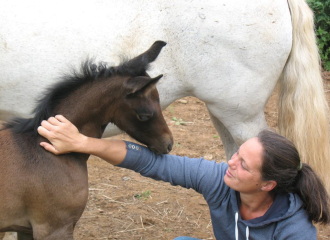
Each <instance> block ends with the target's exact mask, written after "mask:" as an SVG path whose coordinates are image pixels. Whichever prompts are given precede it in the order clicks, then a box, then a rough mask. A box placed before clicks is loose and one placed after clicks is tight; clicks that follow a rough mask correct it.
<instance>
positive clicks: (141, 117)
mask: <svg viewBox="0 0 330 240" xmlns="http://www.w3.org/2000/svg"><path fill="white" fill-rule="evenodd" d="M150 117H151V115H139V114H138V115H137V118H138V119H139V120H140V121H141V122H145V121H148V120H149V119H150Z"/></svg>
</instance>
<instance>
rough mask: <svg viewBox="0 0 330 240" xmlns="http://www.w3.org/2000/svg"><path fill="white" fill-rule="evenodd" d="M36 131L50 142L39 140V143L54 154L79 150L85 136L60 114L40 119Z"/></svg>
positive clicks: (81, 147)
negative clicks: (39, 124)
mask: <svg viewBox="0 0 330 240" xmlns="http://www.w3.org/2000/svg"><path fill="white" fill-rule="evenodd" d="M38 133H39V134H40V135H41V136H43V137H45V138H47V139H48V140H49V141H50V142H51V143H47V142H41V143H40V145H41V146H42V147H44V148H45V149H46V150H47V151H49V152H51V153H53V154H55V155H59V154H64V153H69V152H81V150H82V149H83V143H84V141H85V140H86V138H87V137H86V136H84V135H82V134H81V133H79V131H78V129H77V128H76V126H74V125H73V124H72V123H71V122H70V121H69V120H68V119H66V118H65V117H63V116H62V115H57V116H55V117H50V118H49V119H48V120H47V121H46V120H44V121H42V122H41V126H40V127H38Z"/></svg>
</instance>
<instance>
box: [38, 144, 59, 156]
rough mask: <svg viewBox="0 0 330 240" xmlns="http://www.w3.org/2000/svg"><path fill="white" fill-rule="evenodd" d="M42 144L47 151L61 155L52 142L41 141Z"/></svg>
mask: <svg viewBox="0 0 330 240" xmlns="http://www.w3.org/2000/svg"><path fill="white" fill-rule="evenodd" d="M40 146H42V147H43V148H44V149H46V150H47V151H49V152H51V153H53V154H55V155H59V154H60V153H59V151H58V150H57V149H56V148H55V147H54V146H53V145H51V144H49V143H46V142H41V143H40Z"/></svg>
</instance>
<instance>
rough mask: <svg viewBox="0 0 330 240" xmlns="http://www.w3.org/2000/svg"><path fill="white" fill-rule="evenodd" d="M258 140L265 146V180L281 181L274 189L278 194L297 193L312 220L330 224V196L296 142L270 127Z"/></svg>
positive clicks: (263, 177)
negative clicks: (301, 154)
mask: <svg viewBox="0 0 330 240" xmlns="http://www.w3.org/2000/svg"><path fill="white" fill-rule="evenodd" d="M258 140H259V142H260V143H261V145H262V146H263V156H262V159H263V163H262V167H261V176H262V179H263V180H264V181H270V180H273V181H275V182H276V183H277V185H276V187H275V188H274V189H273V192H274V193H275V194H276V193H280V192H286V193H297V194H298V195H299V197H300V198H301V199H302V201H303V203H304V205H303V207H304V208H305V209H306V211H307V213H308V216H309V218H310V220H311V221H314V222H315V223H322V224H328V223H329V222H330V218H329V210H330V209H329V195H328V193H327V191H326V189H325V187H324V185H323V183H322V181H321V179H320V178H319V177H318V176H317V174H316V173H315V172H314V171H313V169H312V168H311V167H310V166H309V165H308V164H305V163H301V162H300V157H299V153H298V151H297V149H296V147H295V146H294V144H293V143H292V142H291V141H289V140H288V139H286V138H285V137H283V136H281V135H279V134H277V133H275V132H272V131H270V130H264V131H262V132H260V133H259V134H258Z"/></svg>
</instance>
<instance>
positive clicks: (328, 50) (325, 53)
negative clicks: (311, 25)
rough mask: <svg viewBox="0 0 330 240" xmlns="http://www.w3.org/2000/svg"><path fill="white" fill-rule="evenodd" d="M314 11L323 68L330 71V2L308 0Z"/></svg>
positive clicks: (325, 0)
mask: <svg viewBox="0 0 330 240" xmlns="http://www.w3.org/2000/svg"><path fill="white" fill-rule="evenodd" d="M307 2H308V4H309V6H310V7H311V9H312V10H313V11H314V15H315V29H316V37H317V44H318V47H319V50H320V55H321V59H322V62H323V67H324V69H325V70H327V71H330V60H329V57H330V0H307Z"/></svg>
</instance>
